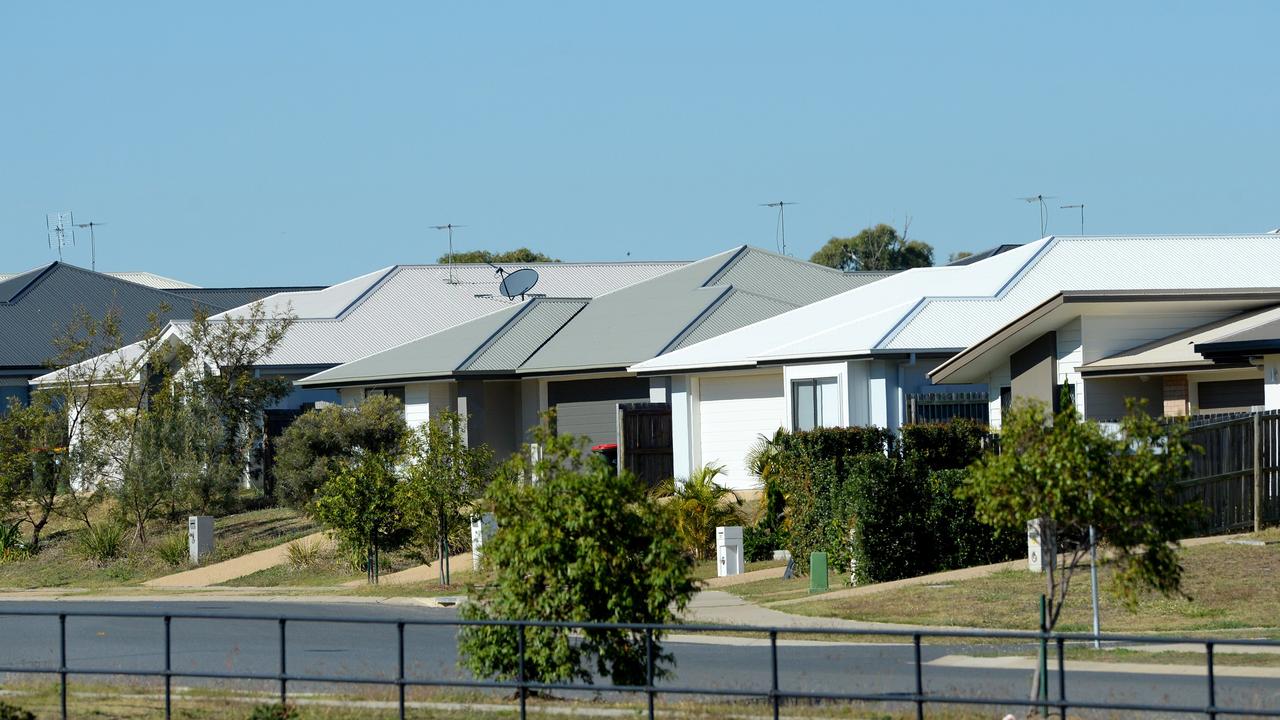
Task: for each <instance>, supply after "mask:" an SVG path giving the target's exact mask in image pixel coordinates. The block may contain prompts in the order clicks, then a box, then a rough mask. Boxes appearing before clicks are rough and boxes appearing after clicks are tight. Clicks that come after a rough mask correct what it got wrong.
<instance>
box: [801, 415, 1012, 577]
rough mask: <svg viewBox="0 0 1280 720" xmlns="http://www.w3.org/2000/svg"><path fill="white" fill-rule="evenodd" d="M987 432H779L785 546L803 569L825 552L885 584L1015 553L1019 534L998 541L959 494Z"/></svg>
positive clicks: (956, 424)
mask: <svg viewBox="0 0 1280 720" xmlns="http://www.w3.org/2000/svg"><path fill="white" fill-rule="evenodd" d="M989 437H990V433H989V431H988V430H987V428H986V427H985V426H982V425H979V424H977V423H974V422H972V421H968V420H955V421H952V422H950V423H943V424H931V425H910V426H906V427H903V428H902V435H901V438H900V439H899V438H897V437H895V436H894V435H893V434H892V433H890V432H888V431H887V430H883V429H880V428H875V427H853V428H823V429H818V430H813V431H808V432H796V433H790V434H786V435H784V436H782V437H781V438H779V440H778V444H779V451H780V452H779V459H778V465H779V471H778V475H779V483H780V485H781V486H782V488H783V490H784V492H785V493H786V496H787V504H786V516H787V521H788V522H787V526H788V530H789V532H788V534H787V549H788V550H790V551H791V554H792V557H794V558H795V561H796V566H797V568H798V569H800V570H801V571H803V572H807V571H808V564H809V554H810V553H811V552H814V551H819V550H820V551H825V552H826V553H827V554H828V557H829V560H830V566H831V567H833V568H848V567H850V565H851V564H852V565H853V567H854V568H855V577H856V579H857V581H858V582H860V583H862V582H882V581H886V580H896V579H899V578H904V577H913V576H916V575H923V574H926V573H930V572H937V571H940V570H949V569H954V568H959V567H967V566H970V565H975V564H984V563H988V562H996V561H999V560H1003V559H1008V558H1011V557H1016V555H1017V554H1018V552H1019V550H1020V538H1013V537H1009V536H1004V537H1001V538H997V537H995V534H994V532H993V530H992V529H991V528H988V527H986V526H984V525H981V524H980V523H978V522H977V521H976V520H975V519H974V512H973V507H972V505H971V504H970V503H967V502H965V501H962V500H960V499H958V498H957V497H956V495H955V490H956V488H957V487H959V485H960V484H961V483H962V482H963V481H964V470H963V468H965V467H967V466H968V465H969V464H970V463H972V462H973V461H974V460H976V459H977V458H978V457H980V456H981V454H982V453H983V452H984V446H985V445H986V444H987V439H988V438H989Z"/></svg>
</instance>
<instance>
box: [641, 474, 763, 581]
mask: <svg viewBox="0 0 1280 720" xmlns="http://www.w3.org/2000/svg"><path fill="white" fill-rule="evenodd" d="M722 474H724V466H723V465H704V466H702V467H701V468H698V469H697V470H695V471H694V472H693V473H692V474H691V475H690V476H689V478H688V479H687V480H685V481H683V482H676V481H675V479H671V480H667V481H665V482H663V483H661V484H659V485H658V486H657V487H656V488H654V494H655V495H656V496H657V497H659V498H666V499H667V501H668V503H669V507H670V508H671V510H672V512H673V513H674V514H675V519H676V531H677V532H678V533H679V535H680V540H681V542H683V543H684V546H685V549H687V550H688V551H689V552H691V553H692V554H693V557H694V558H695V559H698V560H701V559H702V558H703V557H707V556H710V555H711V554H712V553H714V552H715V543H716V528H717V527H719V526H721V525H740V524H741V523H742V520H743V517H742V498H740V497H738V494H737V493H735V492H734V491H732V490H730V489H729V488H727V487H724V486H723V485H721V484H719V483H717V482H716V481H715V479H716V478H717V477H719V476H720V475H722ZM730 498H732V499H730Z"/></svg>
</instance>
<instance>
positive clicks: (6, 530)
mask: <svg viewBox="0 0 1280 720" xmlns="http://www.w3.org/2000/svg"><path fill="white" fill-rule="evenodd" d="M29 555H30V552H29V551H28V550H27V545H26V543H24V542H22V526H21V525H20V524H19V523H13V524H12V525H10V524H7V523H0V563H6V562H12V561H14V560H25V559H26V558H27V557H28V556H29Z"/></svg>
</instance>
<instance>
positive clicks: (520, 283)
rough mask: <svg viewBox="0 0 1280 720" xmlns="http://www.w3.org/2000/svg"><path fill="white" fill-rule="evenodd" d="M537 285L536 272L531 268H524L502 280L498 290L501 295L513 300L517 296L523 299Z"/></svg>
mask: <svg viewBox="0 0 1280 720" xmlns="http://www.w3.org/2000/svg"><path fill="white" fill-rule="evenodd" d="M537 284H538V271H537V270H534V269H533V268H524V269H522V270H517V271H515V272H513V273H511V274H509V275H507V276H506V277H504V278H502V284H501V285H500V286H499V289H500V290H501V291H502V294H503V295H505V296H507V297H508V298H513V299H514V298H515V297H516V296H517V295H518V296H520V297H524V296H525V294H526V293H528V292H529V291H530V290H532V289H533V286H534V285H537Z"/></svg>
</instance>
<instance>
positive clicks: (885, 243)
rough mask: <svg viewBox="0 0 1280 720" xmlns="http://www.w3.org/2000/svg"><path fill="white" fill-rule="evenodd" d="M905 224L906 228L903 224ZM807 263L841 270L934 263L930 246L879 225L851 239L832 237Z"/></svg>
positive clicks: (877, 268) (888, 227)
mask: <svg viewBox="0 0 1280 720" xmlns="http://www.w3.org/2000/svg"><path fill="white" fill-rule="evenodd" d="M904 225H906V224H905V223H904ZM809 262H812V263H817V264H818V265H826V266H827V267H833V268H838V269H840V270H846V271H847V270H907V269H910V268H916V267H929V266H930V265H932V264H933V247H932V246H931V245H929V244H928V243H925V242H921V241H919V240H908V239H907V230H906V227H905V226H904V228H903V231H902V234H901V235H899V234H898V231H897V230H895V229H894V228H893V226H891V225H886V224H884V223H881V224H879V225H876V226H875V227H869V228H866V229H865V230H862V231H861V232H859V233H858V234H857V235H854V236H853V237H844V238H841V237H833V238H831V239H830V240H828V241H827V243H826V244H825V245H823V246H822V247H820V248H818V250H817V252H815V253H814V254H813V256H812V257H810V258H809Z"/></svg>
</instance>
